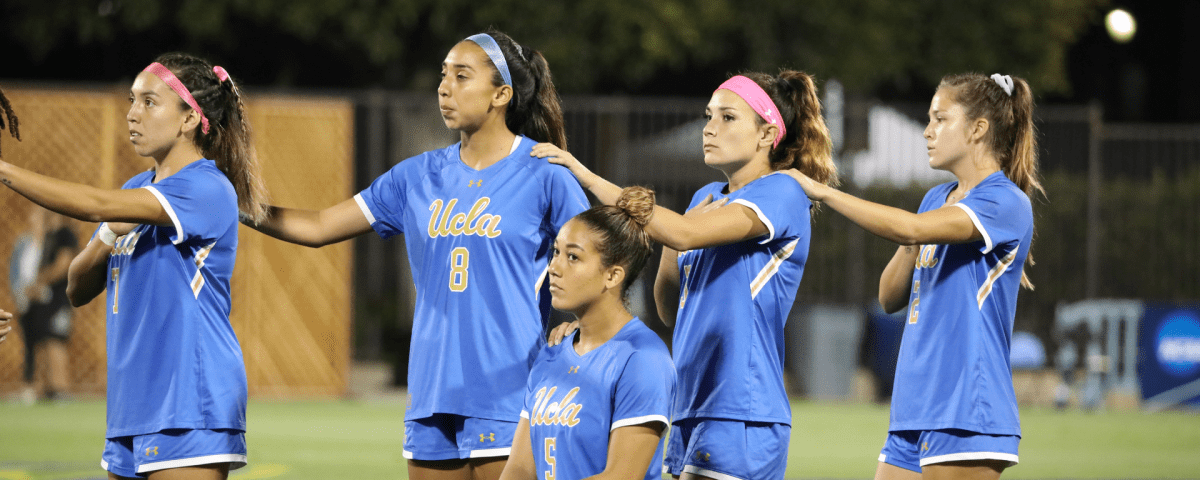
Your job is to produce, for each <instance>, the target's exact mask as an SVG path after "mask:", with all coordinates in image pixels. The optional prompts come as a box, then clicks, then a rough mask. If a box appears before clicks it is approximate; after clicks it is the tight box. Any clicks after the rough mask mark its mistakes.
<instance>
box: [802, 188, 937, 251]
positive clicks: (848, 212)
mask: <svg viewBox="0 0 1200 480" xmlns="http://www.w3.org/2000/svg"><path fill="white" fill-rule="evenodd" d="M828 191H829V192H830V193H829V196H828V197H826V198H825V199H824V202H825V204H826V205H828V206H829V207H830V208H832V209H834V210H836V211H837V212H838V213H840V214H842V215H844V216H845V217H846V218H848V219H850V221H852V222H854V223H855V224H857V225H858V226H860V227H862V228H863V229H864V230H866V231H868V232H871V233H872V234H874V235H877V236H879V237H882V238H884V239H887V240H890V241H892V242H896V243H898V244H900V245H915V244H916V243H917V241H918V240H917V239H915V238H914V237H916V236H917V235H918V234H917V228H916V223H917V218H916V217H917V215H916V214H915V213H912V212H909V211H906V210H902V209H899V208H895V207H889V206H887V205H880V204H878V203H874V202H871V201H868V200H863V199H861V198H858V197H855V196H853V195H850V194H848V193H845V192H842V191H840V190H836V189H832V188H830V189H828Z"/></svg>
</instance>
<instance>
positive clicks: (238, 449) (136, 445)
mask: <svg viewBox="0 0 1200 480" xmlns="http://www.w3.org/2000/svg"><path fill="white" fill-rule="evenodd" d="M216 463H228V464H229V469H230V470H236V469H239V468H242V467H244V466H246V434H245V432H242V431H241V430H188V429H169V430H163V431H161V432H157V433H151V434H148V435H134V436H129V437H114V438H109V439H106V440H105V442H104V454H103V455H102V456H101V457H100V467H101V468H103V469H105V470H107V471H109V472H112V473H114V474H117V475H120V476H122V477H139V476H140V477H145V476H148V475H149V473H150V472H155V471H158V470H167V469H170V468H181V467H198V466H201V465H212V464H216Z"/></svg>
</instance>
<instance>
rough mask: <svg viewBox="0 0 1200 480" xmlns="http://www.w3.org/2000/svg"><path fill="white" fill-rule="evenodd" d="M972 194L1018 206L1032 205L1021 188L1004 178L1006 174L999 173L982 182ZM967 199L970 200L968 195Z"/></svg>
mask: <svg viewBox="0 0 1200 480" xmlns="http://www.w3.org/2000/svg"><path fill="white" fill-rule="evenodd" d="M972 193H974V194H975V195H976V196H980V195H988V196H991V197H996V198H998V199H1003V200H1005V201H1013V202H1016V203H1018V204H1025V205H1031V202H1030V200H1029V196H1028V195H1025V192H1024V191H1023V190H1021V187H1018V186H1017V184H1015V183H1013V182H1012V180H1009V179H1008V177H1006V176H1004V174H1003V173H1000V172H997V173H996V174H993V175H991V176H989V177H988V178H986V179H984V181H982V182H980V183H979V185H977V186H976V187H975V188H974V189H973V191H972ZM967 198H970V195H968V196H967Z"/></svg>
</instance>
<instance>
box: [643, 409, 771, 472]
mask: <svg viewBox="0 0 1200 480" xmlns="http://www.w3.org/2000/svg"><path fill="white" fill-rule="evenodd" d="M791 432H792V427H791V426H789V425H785V424H782V423H763V422H743V421H741V420H723V419H716V418H688V419H683V420H679V421H676V422H675V423H674V424H672V425H671V434H670V438H669V439H668V440H667V452H666V455H665V459H664V461H663V463H664V464H665V465H664V466H665V470H666V472H667V473H670V474H671V475H676V476H678V475H681V474H683V473H691V474H695V475H703V476H705V477H708V478H715V479H717V480H751V479H753V480H759V479H782V478H783V473H784V471H785V470H787V453H788V441H789V439H790V437H791Z"/></svg>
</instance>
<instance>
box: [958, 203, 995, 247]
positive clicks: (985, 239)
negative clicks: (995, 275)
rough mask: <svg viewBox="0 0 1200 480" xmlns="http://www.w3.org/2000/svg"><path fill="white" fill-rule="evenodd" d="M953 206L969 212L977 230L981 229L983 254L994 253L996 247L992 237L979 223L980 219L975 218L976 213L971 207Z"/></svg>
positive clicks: (959, 204) (968, 214)
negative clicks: (993, 249)
mask: <svg viewBox="0 0 1200 480" xmlns="http://www.w3.org/2000/svg"><path fill="white" fill-rule="evenodd" d="M953 206H955V207H958V208H961V209H963V211H964V212H967V216H968V217H971V223H974V224H975V228H977V229H979V233H982V234H983V244H984V247H983V253H988V252H990V251H992V248H994V247H995V245H992V237H991V235H988V231H987V229H985V228H983V224H982V223H979V217H977V216H975V211H974V210H971V207H968V206H966V205H963V204H961V203H956V204H954V205H953Z"/></svg>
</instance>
